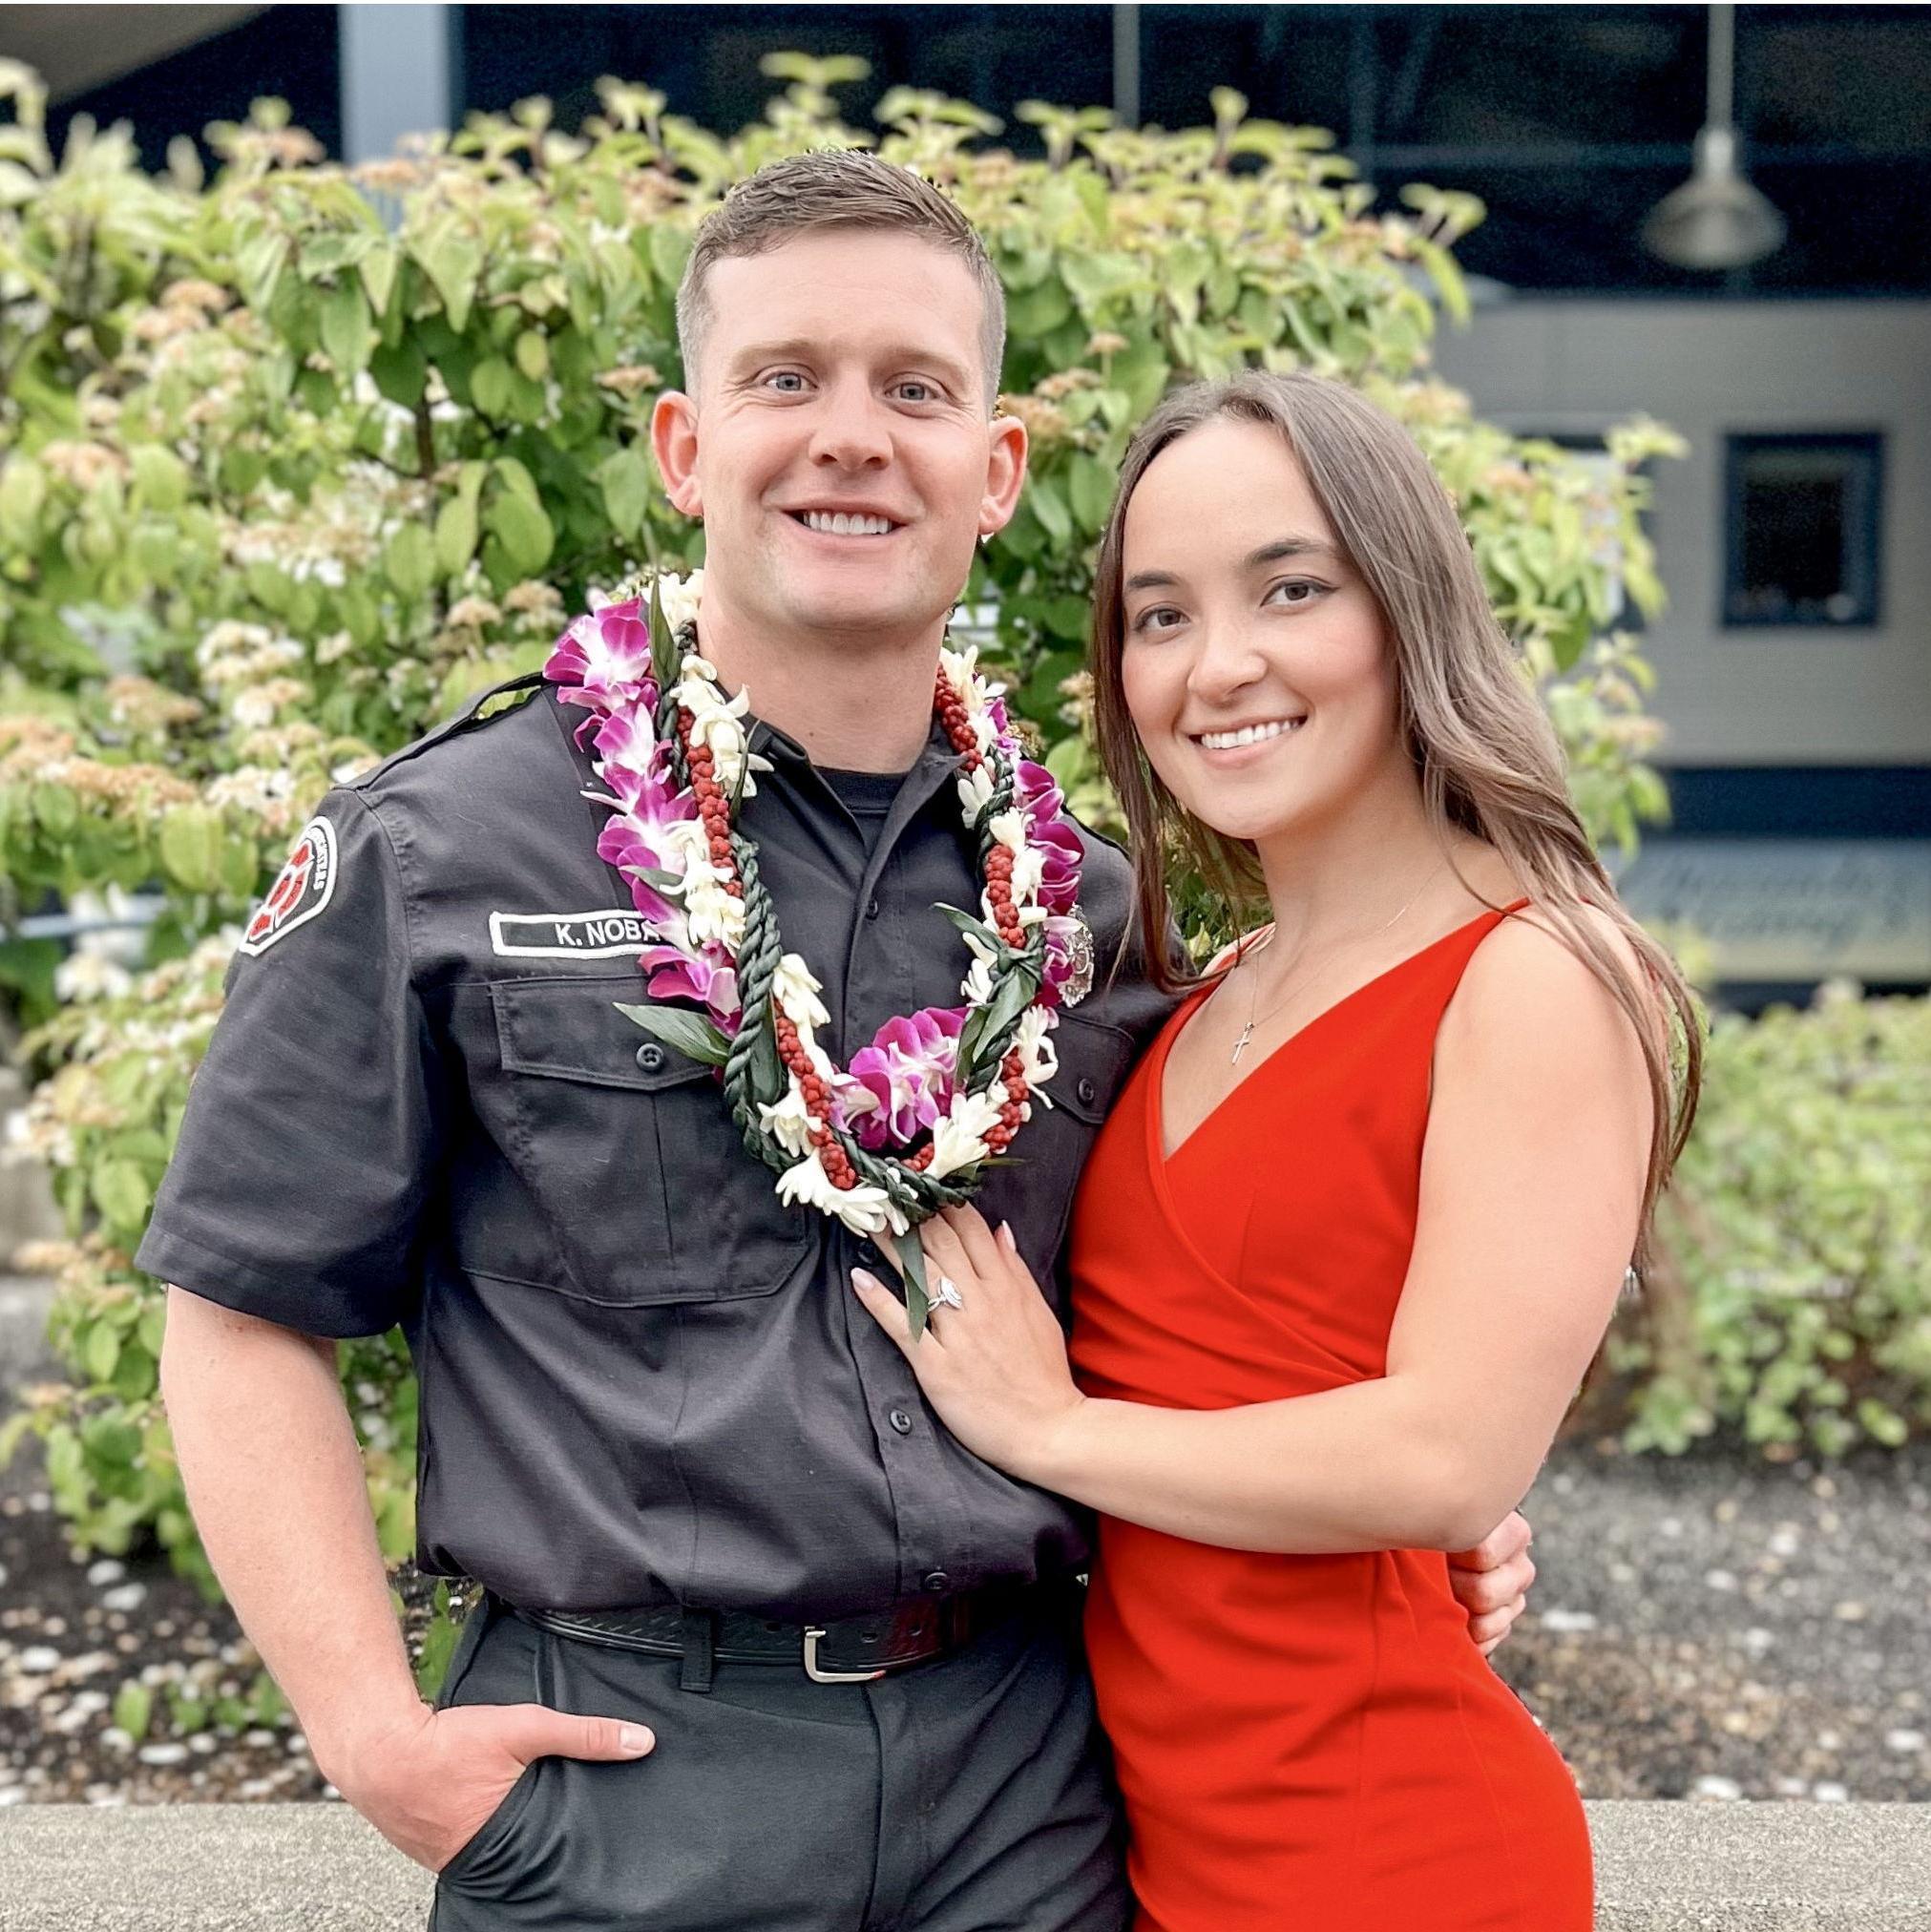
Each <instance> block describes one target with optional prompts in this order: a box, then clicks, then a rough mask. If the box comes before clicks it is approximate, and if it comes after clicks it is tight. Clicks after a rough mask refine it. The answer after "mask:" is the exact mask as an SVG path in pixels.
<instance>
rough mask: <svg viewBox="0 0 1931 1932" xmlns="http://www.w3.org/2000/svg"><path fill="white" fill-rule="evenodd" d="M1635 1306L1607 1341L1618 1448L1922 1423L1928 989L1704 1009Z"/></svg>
mask: <svg viewBox="0 0 1931 1932" xmlns="http://www.w3.org/2000/svg"><path fill="white" fill-rule="evenodd" d="M1660 1231H1661V1233H1662V1237H1663V1240H1662V1247H1663V1255H1664V1259H1663V1265H1662V1266H1661V1267H1660V1268H1659V1269H1658V1270H1657V1271H1656V1273H1655V1275H1654V1277H1653V1281H1652V1287H1653V1289H1654V1293H1653V1296H1652V1299H1651V1303H1650V1306H1649V1308H1648V1312H1647V1314H1646V1315H1645V1316H1644V1317H1643V1318H1642V1319H1641V1320H1639V1321H1637V1322H1634V1323H1631V1324H1629V1325H1628V1326H1627V1328H1626V1330H1625V1331H1624V1332H1623V1333H1621V1334H1618V1335H1617V1336H1616V1337H1615V1339H1614V1340H1613V1342H1612V1345H1611V1357H1610V1359H1611V1366H1612V1367H1613V1368H1614V1369H1615V1370H1616V1371H1617V1373H1618V1374H1619V1375H1620V1376H1622V1377H1624V1378H1626V1380H1627V1384H1628V1385H1629V1396H1628V1398H1629V1401H1630V1419H1629V1422H1628V1427H1627V1438H1626V1439H1627V1442H1628V1444H1629V1446H1630V1447H1631V1448H1637V1449H1644V1448H1662V1449H1669V1450H1680V1449H1682V1448H1685V1447H1687V1446H1688V1445H1689V1443H1690V1442H1691V1441H1692V1440H1694V1439H1697V1438H1699V1437H1703V1436H1707V1435H1710V1434H1711V1432H1712V1431H1715V1430H1717V1429H1719V1428H1721V1429H1726V1430H1731V1429H1733V1430H1735V1431H1738V1432H1739V1433H1740V1434H1741V1435H1742V1436H1743V1437H1744V1438H1745V1439H1747V1440H1749V1441H1751V1442H1753V1443H1761V1444H1763V1445H1765V1448H1766V1450H1767V1452H1768V1453H1770V1454H1772V1455H1774V1456H1778V1457H1785V1456H1789V1455H1792V1454H1794V1453H1795V1449H1796V1446H1797V1445H1799V1444H1804V1445H1808V1446H1809V1447H1811V1448H1814V1449H1816V1450H1818V1451H1821V1452H1822V1453H1823V1454H1825V1455H1827V1456H1836V1455H1840V1454H1842V1453H1843V1452H1844V1451H1845V1450H1848V1449H1850V1448H1852V1447H1853V1446H1854V1445H1856V1444H1858V1443H1860V1442H1878V1443H1883V1444H1885V1445H1887V1446H1890V1447H1896V1446H1897V1445H1899V1444H1900V1443H1901V1442H1903V1441H1905V1440H1906V1439H1908V1438H1909V1437H1911V1436H1912V1435H1914V1434H1917V1433H1920V1432H1921V1431H1922V1430H1924V1429H1925V1428H1926V1427H1927V1426H1931V1000H1924V999H1902V998H1892V999H1860V998H1858V995H1857V990H1856V989H1855V988H1854V987H1849V986H1844V985H1838V986H1835V987H1827V988H1825V989H1824V990H1823V991H1822V992H1821V993H1820V994H1819V996H1818V998H1817V999H1816V1003H1815V1004H1814V1005H1813V1006H1811V1007H1810V1008H1808V1009H1806V1010H1804V1011H1794V1010H1792V1009H1791V1008H1788V1007H1784V1008H1778V1009H1774V1010H1773V1011H1771V1012H1769V1013H1767V1014H1765V1015H1764V1016H1763V1017H1762V1018H1761V1019H1756V1020H1754V1021H1750V1020H1745V1019H1739V1018H1737V1017H1736V1016H1735V1015H1733V1014H1732V1015H1726V1016H1724V1017H1723V1018H1721V1019H1718V1021H1717V1022H1716V1025H1715V1027H1714V1028H1713V1030H1712V1033H1711V1040H1710V1052H1709V1061H1708V1066H1707V1085H1706V1088H1705V1100H1704V1112H1703V1114H1702V1116H1701V1118H1700V1119H1699V1121H1698V1123H1697V1126H1696V1131H1695V1133H1694V1134H1693V1135H1692V1136H1691V1138H1690V1146H1689V1149H1688V1150H1687V1152H1686V1153H1685V1156H1684V1159H1683V1163H1682V1166H1681V1167H1680V1168H1679V1170H1678V1173H1677V1180H1676V1184H1675V1187H1673V1189H1672V1190H1671V1192H1670V1194H1669V1196H1668V1197H1667V1198H1666V1200H1665V1203H1664V1207H1663V1213H1662V1217H1661V1221H1660Z"/></svg>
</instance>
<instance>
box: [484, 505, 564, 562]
mask: <svg viewBox="0 0 1931 1932" xmlns="http://www.w3.org/2000/svg"><path fill="white" fill-rule="evenodd" d="M483 520H484V521H485V523H487V524H488V525H489V527H490V529H491V530H492V531H493V532H494V534H495V536H496V537H497V540H498V541H499V542H500V543H501V544H502V546H503V552H504V555H505V556H506V557H508V558H509V560H510V567H511V568H512V569H513V570H514V571H515V572H516V573H517V574H518V575H519V576H521V577H535V575H536V573H537V572H538V571H539V570H541V569H542V568H543V566H544V565H545V564H546V563H548V562H549V561H550V554H551V552H552V551H553V550H555V549H556V532H555V531H554V530H553V529H552V528H551V527H550V519H549V517H547V516H546V515H544V514H543V512H542V511H541V510H540V509H539V508H538V507H537V506H536V505H535V504H534V503H533V502H531V501H530V499H529V498H528V497H527V496H524V495H522V494H520V493H519V492H516V491H514V490H506V491H504V492H503V493H502V494H500V495H498V496H497V497H496V498H495V500H494V501H493V503H492V504H491V505H490V508H489V510H488V512H487V513H486V515H485V516H484V519H483Z"/></svg>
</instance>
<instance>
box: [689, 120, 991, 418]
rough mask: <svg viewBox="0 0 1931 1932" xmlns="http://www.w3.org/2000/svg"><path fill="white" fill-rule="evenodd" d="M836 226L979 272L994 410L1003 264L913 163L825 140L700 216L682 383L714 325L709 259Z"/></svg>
mask: <svg viewBox="0 0 1931 1932" xmlns="http://www.w3.org/2000/svg"><path fill="white" fill-rule="evenodd" d="M829 228H863V229H871V230H874V231H883V232H887V233H897V234H904V235H915V236H918V237H920V238H921V239H922V240H924V241H927V242H933V243H934V244H935V245H936V246H938V247H940V248H945V249H948V250H950V251H951V252H952V253H953V254H955V255H956V256H957V257H958V258H959V259H960V261H962V262H963V263H965V264H966V265H967V267H969V268H970V269H971V270H972V272H973V278H974V280H975V281H976V282H977V284H978V287H979V304H980V308H981V311H982V312H981V315H980V319H979V356H980V361H981V363H982V364H983V366H984V376H985V390H986V392H985V408H986V413H987V414H988V415H990V414H991V413H992V410H993V406H994V404H995V403H996V402H997V399H998V393H999V369H1000V366H1001V364H1002V363H1003V362H1004V359H1005V349H1006V292H1005V290H1004V288H1003V287H1002V286H1001V285H1000V284H999V275H998V270H997V269H996V268H995V267H994V266H993V262H992V257H991V256H990V255H988V254H987V253H986V245H985V243H984V242H982V241H980V240H979V235H978V231H977V229H976V228H975V227H974V226H973V224H972V223H971V222H970V221H967V220H966V218H965V217H964V216H963V215H962V214H960V212H959V210H958V207H957V205H956V204H955V202H954V201H953V200H951V198H950V197H949V196H947V195H944V194H942V193H941V192H940V191H939V190H938V189H937V188H935V187H934V186H933V184H932V183H931V182H930V181H928V180H926V179H924V178H923V177H922V176H919V175H915V174H914V173H913V171H912V170H911V169H910V168H906V167H901V166H900V165H899V164H898V163H897V162H896V161H887V160H882V159H880V158H879V157H878V156H876V155H874V154H871V153H868V152H867V151H866V150H865V149H863V148H821V149H817V150H814V151H813V152H811V153H809V154H803V155H788V156H787V157H786V158H784V159H783V160H778V161H772V162H770V163H769V164H768V165H766V166H765V167H762V168H760V169H759V170H758V172H757V173H756V174H755V175H752V176H750V177H748V178H747V179H745V180H742V181H740V182H739V183H738V184H737V186H736V187H734V188H732V189H731V191H730V193H729V194H727V195H726V196H725V197H724V200H722V201H721V202H719V203H718V205H717V206H716V207H715V208H713V209H712V210H711V212H710V213H709V214H708V215H706V216H705V217H704V219H703V221H702V222H701V223H700V224H699V227H698V233H697V243H696V245H695V246H694V247H693V248H692V250H691V253H690V260H689V261H688V262H686V263H685V264H684V271H683V280H682V282H681V283H679V284H678V291H677V343H678V351H679V353H680V354H681V355H682V358H683V374H684V385H685V387H686V388H687V389H695V388H696V386H697V364H698V358H699V356H700V355H701V354H702V353H703V340H704V336H705V334H706V332H707V331H708V329H709V326H710V320H711V305H710V291H709V288H708V286H707V281H708V277H709V274H710V268H711V264H712V263H714V262H722V261H725V260H727V259H729V258H732V257H735V256H741V255H762V254H763V253H764V252H765V251H766V249H767V248H777V247H781V246H782V245H783V244H784V243H785V242H790V241H794V240H795V239H796V238H797V237H798V236H800V235H809V234H815V233H821V232H823V231H824V230H826V229H829Z"/></svg>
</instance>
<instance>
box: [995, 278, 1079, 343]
mask: <svg viewBox="0 0 1931 1932" xmlns="http://www.w3.org/2000/svg"><path fill="white" fill-rule="evenodd" d="M1072 313H1073V298H1072V297H1071V296H1070V295H1068V294H1067V293H1066V286H1065V284H1064V283H1062V282H1061V281H1060V279H1059V278H1058V277H1057V276H1052V277H1049V278H1048V279H1047V280H1046V281H1044V282H1042V283H1040V284H1039V286H1038V287H1037V288H1027V289H1022V290H1021V291H1020V292H1019V293H1018V294H1011V293H1009V294H1008V295H1007V297H1006V337H1007V340H1008V341H1010V342H1013V343H1015V344H1018V345H1019V346H1020V347H1031V346H1032V345H1033V344H1034V343H1035V342H1037V341H1038V340H1039V337H1040V336H1042V335H1045V334H1047V333H1048V332H1049V331H1050V330H1052V329H1056V328H1058V327H1059V326H1060V324H1061V323H1062V322H1064V321H1065V320H1066V318H1067V317H1068V316H1070V315H1071V314H1072Z"/></svg>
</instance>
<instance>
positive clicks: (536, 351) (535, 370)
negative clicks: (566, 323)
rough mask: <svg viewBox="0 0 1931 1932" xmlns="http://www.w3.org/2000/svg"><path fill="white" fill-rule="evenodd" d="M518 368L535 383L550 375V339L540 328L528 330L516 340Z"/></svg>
mask: <svg viewBox="0 0 1931 1932" xmlns="http://www.w3.org/2000/svg"><path fill="white" fill-rule="evenodd" d="M515 355H516V367H517V368H519V369H521V370H522V372H523V373H524V374H525V375H526V376H528V377H529V379H530V380H531V381H532V382H533V383H540V382H541V381H542V380H543V378H544V377H545V376H547V375H548V374H549V373H550V339H549V337H548V336H546V335H545V334H544V333H543V331H542V330H541V329H540V328H526V329H525V330H524V331H523V333H522V334H521V335H519V336H518V337H517V338H516V349H515Z"/></svg>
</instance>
